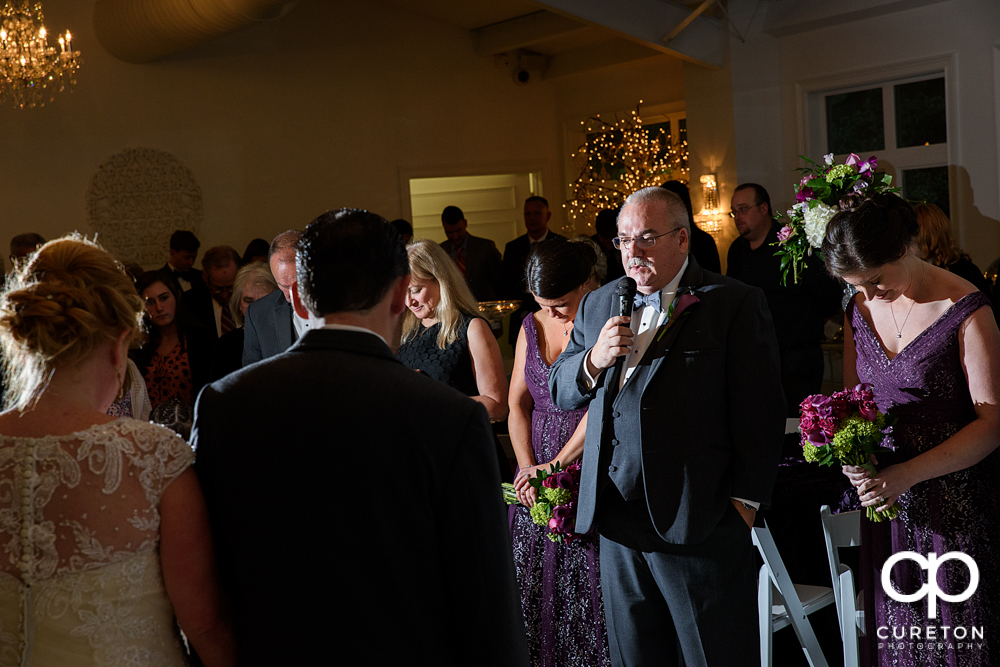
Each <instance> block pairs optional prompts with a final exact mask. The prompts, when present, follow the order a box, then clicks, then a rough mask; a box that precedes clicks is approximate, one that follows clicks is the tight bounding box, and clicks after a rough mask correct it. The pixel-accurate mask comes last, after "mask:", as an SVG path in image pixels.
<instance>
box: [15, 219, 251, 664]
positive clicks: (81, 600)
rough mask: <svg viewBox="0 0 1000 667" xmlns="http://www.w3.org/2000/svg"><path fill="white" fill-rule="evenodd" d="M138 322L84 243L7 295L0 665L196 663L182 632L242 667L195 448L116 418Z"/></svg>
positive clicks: (38, 265)
mask: <svg viewBox="0 0 1000 667" xmlns="http://www.w3.org/2000/svg"><path fill="white" fill-rule="evenodd" d="M142 312H143V303H142V300H141V299H140V297H139V295H138V294H137V293H136V291H135V289H134V288H133V286H132V284H131V281H130V280H129V279H128V277H127V276H126V275H125V273H124V271H123V270H122V268H121V266H120V265H118V263H117V262H115V261H114V259H113V258H112V257H111V256H110V255H109V254H108V253H106V252H105V251H104V250H102V249H100V248H99V247H98V246H96V245H95V244H93V243H91V242H89V241H86V240H84V239H81V238H77V237H67V238H63V239H59V240H56V241H51V242H49V243H47V244H45V245H44V246H42V247H41V248H40V249H39V250H38V251H37V253H36V254H34V255H32V257H31V258H29V260H28V262H27V264H26V265H25V266H24V267H22V268H20V269H18V270H17V272H16V274H15V275H14V276H13V278H12V279H11V280H9V281H8V284H7V287H6V290H5V292H4V293H3V295H2V297H0V345H2V350H3V357H4V361H5V371H6V377H7V389H6V391H7V395H6V397H5V398H6V405H7V407H8V409H7V411H5V412H3V413H2V414H0V666H4V667H6V666H7V665H59V666H60V667H75V666H77V665H136V666H138V665H184V664H186V657H185V652H184V649H183V648H182V645H181V641H180V636H179V633H178V631H177V625H178V623H179V625H180V627H181V628H182V629H183V630H184V633H185V635H186V636H187V637H188V639H189V641H190V642H191V644H192V645H193V646H194V648H195V649H196V650H197V652H198V654H199V656H200V657H201V659H202V661H203V662H204V664H205V665H207V666H214V665H232V664H235V658H234V655H235V650H234V647H233V642H232V635H231V633H230V630H229V624H228V621H227V619H226V617H225V614H224V613H223V611H222V605H221V603H220V597H219V593H218V586H217V585H216V581H215V573H214V570H215V565H214V561H213V555H212V547H211V537H210V534H209V527H208V518H207V514H206V511H205V502H204V499H203V497H202V494H201V489H200V487H199V486H198V480H197V477H196V476H195V474H194V471H193V470H192V469H191V463H192V462H193V460H194V454H193V453H192V451H191V448H190V447H189V446H188V445H187V444H186V443H185V442H184V441H183V440H182V439H181V438H180V437H178V436H176V435H174V434H173V433H172V432H171V431H168V430H167V429H164V428H162V427H159V426H155V425H153V424H149V423H143V422H139V421H136V420H132V419H127V418H118V419H115V418H113V417H111V416H109V415H107V414H105V411H106V410H107V409H108V406H109V405H111V403H112V402H114V400H115V398H116V395H117V394H119V393H120V392H121V387H122V380H123V374H124V372H125V370H126V368H127V365H126V364H127V352H128V347H129V343H130V342H132V341H134V340H136V339H137V337H138V335H139V323H140V318H141V315H142ZM175 618H176V621H175Z"/></svg>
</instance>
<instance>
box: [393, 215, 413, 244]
mask: <svg viewBox="0 0 1000 667" xmlns="http://www.w3.org/2000/svg"><path fill="white" fill-rule="evenodd" d="M389 224H390V225H392V226H393V227H395V228H396V231H397V232H399V235H400V236H402V237H403V243H409V242H410V241H412V240H413V225H411V224H410V223H409V222H407V221H406V220H403V219H402V218H399V219H397V220H393V221H392V222H390V223H389Z"/></svg>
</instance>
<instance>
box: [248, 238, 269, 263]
mask: <svg viewBox="0 0 1000 667" xmlns="http://www.w3.org/2000/svg"><path fill="white" fill-rule="evenodd" d="M270 249H271V244H270V243H268V242H267V241H265V240H264V239H254V240H253V241H251V242H250V243H248V244H247V249H246V250H244V251H243V261H242V262H241V266H246V265H247V264H251V263H253V262H267V252H268V250H270Z"/></svg>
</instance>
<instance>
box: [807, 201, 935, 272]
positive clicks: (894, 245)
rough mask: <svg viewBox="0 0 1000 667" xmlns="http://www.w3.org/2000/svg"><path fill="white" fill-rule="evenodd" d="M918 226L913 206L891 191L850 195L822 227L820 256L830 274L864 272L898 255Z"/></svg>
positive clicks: (888, 262) (898, 257)
mask: <svg viewBox="0 0 1000 667" xmlns="http://www.w3.org/2000/svg"><path fill="white" fill-rule="evenodd" d="M918 229H919V227H918V225H917V216H916V214H915V213H914V212H913V208H912V207H911V206H910V205H909V204H908V203H907V202H906V200H905V199H903V198H901V197H898V196H896V195H894V194H877V195H873V196H872V197H869V198H863V197H859V196H858V195H850V196H848V197H845V198H844V199H843V200H841V202H840V212H839V213H837V214H836V215H834V216H833V218H832V219H831V220H830V223H829V224H828V225H827V227H826V238H824V239H823V258H824V260H825V261H826V270H827V271H829V272H830V274H831V275H833V276H838V277H842V276H845V275H849V274H852V273H853V274H858V273H864V272H866V271H871V270H872V269H876V268H878V267H880V266H885V265H886V264H890V263H892V262H895V261H896V260H898V259H900V258H901V257H902V256H903V255H905V254H906V249H907V248H908V247H910V244H911V243H913V239H914V238H915V237H916V235H917V231H918Z"/></svg>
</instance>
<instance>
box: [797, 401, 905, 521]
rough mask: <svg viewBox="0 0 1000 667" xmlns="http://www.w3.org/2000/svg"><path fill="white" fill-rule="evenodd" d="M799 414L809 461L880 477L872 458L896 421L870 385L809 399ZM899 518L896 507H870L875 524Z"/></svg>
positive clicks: (871, 517) (805, 456) (800, 406)
mask: <svg viewBox="0 0 1000 667" xmlns="http://www.w3.org/2000/svg"><path fill="white" fill-rule="evenodd" d="M799 411H800V417H799V430H800V431H801V432H802V456H803V458H805V460H806V461H809V462H810V463H818V464H819V465H826V466H832V465H835V462H839V463H841V464H844V465H851V466H860V467H862V468H865V469H866V470H868V472H869V473H871V476H872V477H875V476H876V474H877V471H876V470H875V466H873V465H872V463H871V455H872V454H873V453H875V450H876V448H877V447H879V446H880V445H881V444H882V442H883V441H884V440H885V438H886V436H887V435H888V431H889V428H890V427H891V426H892V425H893V424H894V423H895V422H896V419H895V418H894V417H890V416H888V415H884V414H882V413H881V412H879V410H878V406H876V405H875V395H874V393H873V392H872V386H871V385H870V384H867V383H864V384H859V385H857V386H856V387H854V388H853V389H845V390H843V391H838V392H835V393H834V394H832V395H830V396H824V395H823V394H814V395H812V396H806V398H805V400H803V401H802V403H801V404H800V405H799ZM898 515H899V509H898V508H897V507H896V506H895V505H893V506H892V507H890V508H889V509H887V510H885V511H883V512H879V511H877V510H876V509H875V508H874V507H869V508H868V518H869V519H871V520H872V521H883V520H885V519H894V518H896V516H898Z"/></svg>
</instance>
